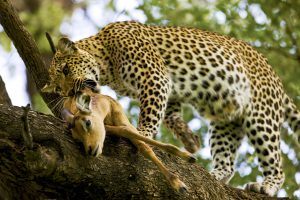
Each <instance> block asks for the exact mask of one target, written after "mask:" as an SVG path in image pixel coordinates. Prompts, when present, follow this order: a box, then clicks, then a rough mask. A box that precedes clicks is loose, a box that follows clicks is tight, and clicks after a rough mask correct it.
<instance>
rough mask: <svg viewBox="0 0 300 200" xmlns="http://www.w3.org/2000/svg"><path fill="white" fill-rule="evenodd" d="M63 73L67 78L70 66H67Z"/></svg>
mask: <svg viewBox="0 0 300 200" xmlns="http://www.w3.org/2000/svg"><path fill="white" fill-rule="evenodd" d="M63 73H64V75H65V76H67V75H68V74H69V66H68V65H67V64H66V65H65V66H64V68H63Z"/></svg>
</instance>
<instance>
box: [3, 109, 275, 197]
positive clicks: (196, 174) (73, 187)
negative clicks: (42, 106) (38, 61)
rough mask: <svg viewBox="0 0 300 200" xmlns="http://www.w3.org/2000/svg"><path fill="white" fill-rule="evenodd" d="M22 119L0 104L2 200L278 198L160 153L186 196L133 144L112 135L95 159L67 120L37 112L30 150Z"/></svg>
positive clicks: (17, 112)
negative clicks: (184, 187)
mask: <svg viewBox="0 0 300 200" xmlns="http://www.w3.org/2000/svg"><path fill="white" fill-rule="evenodd" d="M22 115H23V110H22V109H21V108H19V107H8V106H5V105H1V106H0V149H1V152H2V153H1V157H0V163H1V164H0V172H1V173H0V198H1V199H36V198H58V199H63V198H64V199H66V198H68V199H73V198H84V199H128V198H130V199H131V198H133V199H276V198H268V197H265V196H263V195H260V194H256V193H249V192H246V191H243V190H239V189H235V188H231V187H230V186H227V185H223V184H221V183H220V182H218V181H216V180H215V179H213V178H212V177H211V176H210V175H209V174H208V173H207V172H206V171H205V170H204V169H203V168H202V167H200V165H199V164H191V163H187V162H185V161H183V160H181V159H179V158H176V157H174V156H171V155H168V154H166V153H163V152H161V151H160V150H158V149H155V152H156V154H157V155H158V156H159V157H160V159H161V160H163V162H164V163H165V164H166V165H167V166H168V168H169V169H171V171H172V172H173V173H175V174H177V175H178V176H179V177H180V179H181V180H183V181H184V182H185V184H186V185H187V186H188V189H189V191H188V192H187V193H186V194H180V193H177V192H176V191H174V190H173V189H172V188H171V187H170V186H169V184H168V182H167V181H166V180H165V178H164V177H163V176H162V175H161V174H160V173H159V171H158V170H157V168H156V167H155V166H154V164H153V163H151V162H149V161H148V160H147V159H145V158H143V157H142V156H141V155H140V154H139V153H138V152H137V151H136V149H135V148H134V147H133V145H131V144H130V143H129V141H128V140H124V139H119V138H117V137H112V136H111V137H107V138H106V141H105V145H104V151H103V155H101V156H100V157H98V158H90V157H87V156H85V155H84V154H83V149H81V148H80V147H79V145H78V144H76V143H74V142H73V140H72V139H71V136H70V135H69V134H66V133H65V130H64V125H63V122H62V121H60V120H58V119H57V118H54V117H52V116H46V115H43V114H39V113H36V112H33V111H30V112H29V113H28V120H29V125H30V129H31V133H32V137H33V141H34V145H33V150H30V149H27V148H24V141H23V139H22V135H21V132H22V129H23V125H22Z"/></svg>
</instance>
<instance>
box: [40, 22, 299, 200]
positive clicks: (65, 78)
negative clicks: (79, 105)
mask: <svg viewBox="0 0 300 200" xmlns="http://www.w3.org/2000/svg"><path fill="white" fill-rule="evenodd" d="M49 76H50V82H49V83H47V84H46V85H45V87H44V88H43V89H42V91H43V92H55V93H58V94H60V95H61V96H71V95H73V94H74V93H76V92H77V91H79V90H80V89H82V88H83V87H89V88H91V89H92V90H93V91H94V92H100V86H104V85H107V86H109V87H110V88H112V89H113V90H114V91H116V93H117V94H119V95H123V96H129V97H131V98H133V99H136V100H137V101H138V102H139V106H140V113H139V119H138V125H137V128H138V130H139V132H140V133H141V134H142V135H144V136H146V137H152V136H153V135H155V134H156V133H157V132H158V131H159V126H160V124H161V123H163V124H164V125H166V127H168V128H169V129H170V130H171V131H173V132H175V134H176V132H177V133H179V139H181V140H182V142H183V143H184V142H185V143H186V144H187V145H186V146H189V147H190V151H191V152H192V151H193V152H195V151H196V150H197V149H198V148H199V146H200V145H199V144H197V142H198V141H197V139H198V138H195V137H194V136H192V135H189V136H185V133H186V134H190V132H191V130H190V128H189V127H188V124H187V122H185V121H184V119H183V116H182V113H181V110H182V106H183V105H185V104H187V105H190V106H192V107H193V108H194V109H195V111H196V112H198V113H199V115H200V116H201V117H203V118H205V119H207V120H208V122H209V128H208V133H209V136H210V139H209V145H210V151H211V155H212V170H211V172H210V174H211V175H212V176H213V177H215V179H217V180H219V181H221V182H223V183H226V184H227V183H228V182H229V181H230V179H231V178H232V177H233V175H234V173H235V169H234V165H235V160H236V154H237V150H238V148H239V146H240V145H241V141H242V139H243V138H245V137H246V138H248V141H249V142H250V143H251V145H252V146H253V147H254V149H255V152H256V154H257V157H258V162H259V166H260V169H261V171H262V174H263V181H262V182H249V183H247V184H246V186H245V189H246V190H249V191H254V192H257V193H262V194H266V195H268V196H274V195H275V194H276V193H277V192H278V190H279V189H280V188H281V187H282V185H283V182H284V180H285V175H284V173H283V169H282V156H281V150H280V130H281V129H282V127H283V126H282V125H283V123H284V122H287V123H288V124H289V126H290V128H291V130H292V131H293V132H294V133H295V134H294V136H295V137H296V139H297V141H298V142H299V141H300V131H299V126H300V114H299V110H298V109H297V107H296V105H295V103H294V102H293V100H292V99H291V98H290V97H289V96H288V95H287V94H286V92H285V91H284V89H283V84H282V82H281V80H280V78H279V76H278V75H277V74H276V73H275V71H274V70H273V69H272V67H271V66H270V64H269V63H268V60H267V58H266V57H264V56H263V55H262V54H261V53H259V52H258V51H257V50H255V49H254V48H253V47H252V46H251V45H250V44H248V43H246V42H244V41H242V40H239V39H236V38H234V37H230V36H226V35H221V34H219V33H215V32H210V31H205V30H201V29H198V28H193V27H180V26H159V25H146V24H142V23H140V22H136V21H122V22H114V23H110V24H108V25H106V26H105V27H103V28H102V29H101V30H100V31H99V32H98V33H97V34H95V35H93V36H90V37H88V38H84V39H81V40H79V41H77V42H73V41H71V40H70V39H69V38H67V37H62V38H61V39H60V40H59V41H58V45H57V50H56V51H55V55H54V57H53V59H52V62H51V65H50V67H49Z"/></svg>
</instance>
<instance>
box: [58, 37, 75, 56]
mask: <svg viewBox="0 0 300 200" xmlns="http://www.w3.org/2000/svg"><path fill="white" fill-rule="evenodd" d="M57 49H58V50H59V51H60V52H61V53H63V54H66V55H69V54H72V53H74V51H76V50H77V47H76V46H75V43H74V42H73V41H71V40H70V39H69V38H67V37H63V38H61V39H60V40H59V41H58V45H57Z"/></svg>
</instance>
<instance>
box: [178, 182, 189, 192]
mask: <svg viewBox="0 0 300 200" xmlns="http://www.w3.org/2000/svg"><path fill="white" fill-rule="evenodd" d="M179 182H180V183H179V188H178V191H179V192H180V193H182V194H183V193H186V192H187V191H188V189H187V186H186V185H185V184H184V183H183V182H181V181H179Z"/></svg>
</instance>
